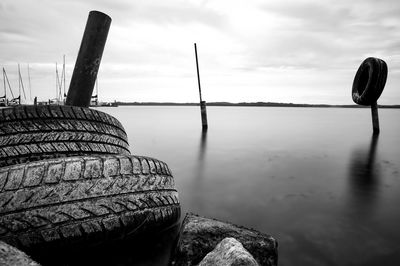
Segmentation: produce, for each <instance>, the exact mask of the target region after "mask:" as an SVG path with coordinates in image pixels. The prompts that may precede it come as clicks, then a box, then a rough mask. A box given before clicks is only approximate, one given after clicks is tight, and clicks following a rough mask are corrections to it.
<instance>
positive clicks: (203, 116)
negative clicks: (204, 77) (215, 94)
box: [194, 43, 208, 131]
mask: <svg viewBox="0 0 400 266" xmlns="http://www.w3.org/2000/svg"><path fill="white" fill-rule="evenodd" d="M194 53H195V55H196V69H197V83H198V84H199V95H200V112H201V125H202V129H203V131H206V130H207V129H208V123H207V109H206V101H203V99H202V98H201V86H200V72H199V61H198V58H197V46H196V43H195V44H194Z"/></svg>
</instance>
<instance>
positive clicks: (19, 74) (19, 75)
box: [18, 64, 21, 99]
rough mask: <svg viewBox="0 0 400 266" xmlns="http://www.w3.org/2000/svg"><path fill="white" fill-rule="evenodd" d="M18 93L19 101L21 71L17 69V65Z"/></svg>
mask: <svg viewBox="0 0 400 266" xmlns="http://www.w3.org/2000/svg"><path fill="white" fill-rule="evenodd" d="M18 93H19V97H20V99H21V70H20V68H19V64H18Z"/></svg>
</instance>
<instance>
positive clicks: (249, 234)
mask: <svg viewBox="0 0 400 266" xmlns="http://www.w3.org/2000/svg"><path fill="white" fill-rule="evenodd" d="M226 237H233V238H235V239H237V240H238V241H239V242H240V243H242V245H243V247H244V248H245V249H246V250H247V251H248V252H249V253H250V254H251V255H252V256H253V257H254V259H255V260H256V261H257V263H258V264H259V265H266V266H276V265H277V263H278V243H277V241H276V240H275V239H274V238H273V237H271V236H270V235H267V234H263V233H260V232H258V231H256V230H253V229H249V228H245V227H242V226H237V225H234V224H231V223H227V222H222V221H219V220H215V219H210V218H206V217H202V216H198V215H196V214H192V213H188V214H187V215H186V216H185V218H184V220H183V222H182V227H181V232H180V236H179V240H178V244H177V247H176V250H175V254H174V256H173V260H172V262H171V264H172V265H175V266H191V265H197V264H199V263H200V262H201V260H202V259H203V258H204V257H205V256H206V255H207V253H209V252H210V251H212V250H213V249H214V248H215V247H216V246H217V244H218V243H219V242H221V241H222V240H223V239H224V238H226Z"/></svg>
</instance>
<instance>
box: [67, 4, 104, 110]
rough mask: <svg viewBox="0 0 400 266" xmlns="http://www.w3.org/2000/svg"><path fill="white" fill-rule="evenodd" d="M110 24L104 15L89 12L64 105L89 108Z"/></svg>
mask: <svg viewBox="0 0 400 266" xmlns="http://www.w3.org/2000/svg"><path fill="white" fill-rule="evenodd" d="M110 24H111V18H110V17H109V16H107V15H106V14H104V13H102V12H99V11H90V13H89V17H88V20H87V23H86V27H85V32H84V34H83V38H82V42H81V46H80V48H79V53H78V57H77V59H76V63H75V68H74V72H73V73H72V78H71V83H70V85H69V90H68V94H67V99H66V102H65V104H66V105H73V106H80V107H89V105H90V100H91V97H92V93H93V88H94V83H95V81H96V78H97V72H98V70H99V66H100V61H101V57H102V55H103V51H104V46H105V44H106V40H107V35H108V30H109V29H110Z"/></svg>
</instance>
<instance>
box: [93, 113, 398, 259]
mask: <svg viewBox="0 0 400 266" xmlns="http://www.w3.org/2000/svg"><path fill="white" fill-rule="evenodd" d="M99 109H100V110H102V111H105V112H108V113H110V114H112V115H114V116H115V117H117V118H118V119H120V121H121V122H122V123H123V125H124V127H125V129H126V131H127V133H128V137H129V141H130V144H131V151H132V153H133V154H138V155H147V156H151V157H155V158H158V159H160V160H163V161H165V162H166V163H168V165H169V166H170V168H171V169H172V171H173V173H174V176H175V180H176V185H177V187H178V189H179V193H180V200H181V204H182V209H183V213H185V212H188V211H191V212H194V213H198V214H200V215H204V216H208V217H214V218H218V219H221V220H227V221H231V222H233V223H236V224H240V225H244V226H246V227H252V228H255V229H257V230H259V231H262V232H264V233H267V234H270V235H272V236H274V237H275V238H276V239H277V240H278V242H279V265H400V230H399V229H398V227H399V225H400V207H399V205H400V172H399V171H400V148H399V144H400V120H399V118H400V110H398V109H395V110H389V109H381V110H379V115H380V124H381V134H380V136H379V137H378V138H372V125H371V115H370V110H369V109H340V108H273V107H267V108H266V107H208V108H207V111H208V122H209V130H208V132H207V133H206V134H202V132H201V122H200V110H199V107H118V108H99Z"/></svg>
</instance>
